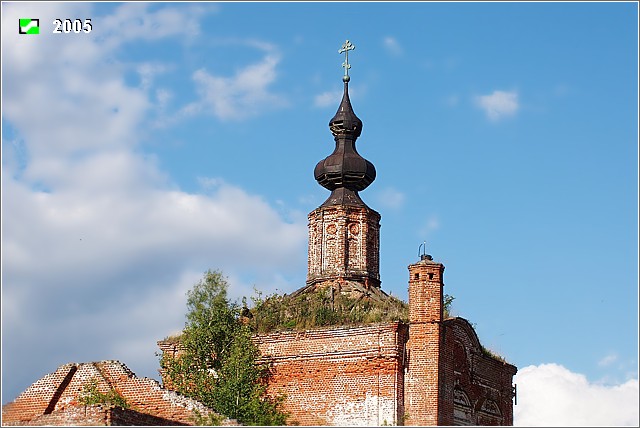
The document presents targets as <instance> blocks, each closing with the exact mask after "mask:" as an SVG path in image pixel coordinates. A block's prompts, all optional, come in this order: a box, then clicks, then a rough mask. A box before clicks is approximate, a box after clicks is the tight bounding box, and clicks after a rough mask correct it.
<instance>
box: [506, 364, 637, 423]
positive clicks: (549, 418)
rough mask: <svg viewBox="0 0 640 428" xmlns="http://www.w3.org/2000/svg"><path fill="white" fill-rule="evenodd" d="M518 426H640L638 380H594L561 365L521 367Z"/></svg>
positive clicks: (517, 407) (517, 414)
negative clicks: (607, 383)
mask: <svg viewBox="0 0 640 428" xmlns="http://www.w3.org/2000/svg"><path fill="white" fill-rule="evenodd" d="M514 383H516V384H517V387H518V404H517V405H516V406H514V425H517V426H638V379H631V380H628V381H626V382H624V383H621V384H618V385H599V384H594V383H590V382H589V381H588V380H587V379H586V377H585V376H584V375H581V374H577V373H573V372H571V371H569V370H567V369H566V368H565V367H563V366H561V365H558V364H541V365H539V366H528V367H524V368H522V369H520V370H519V371H518V373H517V374H516V376H515V377H514Z"/></svg>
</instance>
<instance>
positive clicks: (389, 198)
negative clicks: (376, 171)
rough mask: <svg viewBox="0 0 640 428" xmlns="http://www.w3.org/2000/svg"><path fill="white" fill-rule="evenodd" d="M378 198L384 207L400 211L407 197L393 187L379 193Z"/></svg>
mask: <svg viewBox="0 0 640 428" xmlns="http://www.w3.org/2000/svg"><path fill="white" fill-rule="evenodd" d="M376 198H377V200H378V204H379V205H380V206H382V207H385V208H390V209H400V208H402V206H403V205H404V202H405V200H406V195H405V194H404V193H403V192H401V191H400V190H398V189H395V188H393V187H385V188H383V189H381V190H379V191H378V192H377V194H376Z"/></svg>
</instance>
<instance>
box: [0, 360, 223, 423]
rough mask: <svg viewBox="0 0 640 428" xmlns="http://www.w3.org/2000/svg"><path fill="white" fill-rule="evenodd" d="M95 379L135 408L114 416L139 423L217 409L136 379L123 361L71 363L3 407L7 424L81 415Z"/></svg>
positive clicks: (91, 418) (185, 418)
mask: <svg viewBox="0 0 640 428" xmlns="http://www.w3.org/2000/svg"><path fill="white" fill-rule="evenodd" d="M90 382H96V386H97V389H98V391H99V392H101V393H107V392H108V391H109V390H111V389H113V390H115V391H116V392H117V393H118V394H120V395H121V396H122V397H123V398H124V399H125V400H126V402H127V404H128V405H129V406H130V410H128V411H124V410H123V411H118V410H111V411H110V413H109V415H110V416H109V418H111V417H112V416H113V415H114V414H115V417H116V418H121V419H122V418H124V419H125V420H129V421H138V422H140V423H136V425H137V424H142V423H141V421H143V420H147V421H148V422H149V423H150V424H152V425H164V424H172V425H183V424H186V425H191V424H193V422H194V420H193V416H194V411H198V412H199V413H200V414H202V415H206V414H208V413H209V412H211V410H210V409H208V408H207V407H205V406H204V405H203V404H202V403H199V402H197V401H195V400H192V399H189V398H187V397H184V396H181V395H179V394H177V393H176V392H174V391H170V390H167V389H164V388H162V387H161V386H160V384H159V383H158V382H157V381H155V380H153V379H149V378H138V377H136V376H135V374H134V373H133V372H131V371H130V370H129V369H128V368H127V367H126V366H125V365H124V364H122V363H120V362H118V361H101V362H93V363H80V364H77V363H69V364H65V365H63V366H60V367H59V368H58V369H57V370H56V371H55V372H53V373H50V374H48V375H46V376H44V377H43V378H41V379H40V380H38V381H36V382H35V383H34V384H33V385H31V386H30V387H29V388H27V389H26V390H25V391H24V392H23V393H22V394H20V395H19V396H18V397H17V398H16V399H15V400H14V401H13V402H11V403H9V404H7V405H5V406H3V408H2V423H3V425H9V424H13V425H19V424H25V425H30V424H35V423H36V422H38V421H40V422H41V423H42V424H45V425H49V424H51V425H54V424H53V423H50V422H53V421H56V420H58V421H62V420H63V419H64V418H69V421H74V420H76V419H78V418H81V417H82V415H81V413H82V412H84V409H85V406H84V405H82V402H81V398H82V394H83V391H84V390H85V387H86V386H87V385H88V384H90ZM87 408H88V407H87ZM114 412H115V413H114ZM144 415H146V416H144ZM96 418H97V419H96ZM100 418H102V419H104V420H105V421H107V419H105V418H107V416H104V417H103V416H100V415H96V411H94V410H91V411H90V412H89V413H87V419H86V421H85V423H83V424H86V425H95V424H97V422H96V421H98V420H102V419H100ZM108 420H109V421H110V420H111V419H108ZM116 420H118V419H116ZM47 421H50V422H47ZM162 421H166V423H161V422H162ZM105 424H107V423H106V422H105Z"/></svg>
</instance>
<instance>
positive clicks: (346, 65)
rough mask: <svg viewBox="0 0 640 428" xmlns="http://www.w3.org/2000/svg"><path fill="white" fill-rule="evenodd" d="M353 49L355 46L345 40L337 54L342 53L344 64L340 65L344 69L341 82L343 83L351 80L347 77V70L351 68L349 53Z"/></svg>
mask: <svg viewBox="0 0 640 428" xmlns="http://www.w3.org/2000/svg"><path fill="white" fill-rule="evenodd" d="M355 48H356V47H355V45H354V44H353V43H351V42H350V41H349V40H347V41H346V42H344V44H343V45H342V49H340V50H339V51H338V53H339V54H341V53H344V62H343V63H342V66H343V67H344V76H343V77H342V80H343V81H344V82H348V81H349V80H351V78H350V77H349V69H350V68H351V64H349V51H352V50H354V49H355Z"/></svg>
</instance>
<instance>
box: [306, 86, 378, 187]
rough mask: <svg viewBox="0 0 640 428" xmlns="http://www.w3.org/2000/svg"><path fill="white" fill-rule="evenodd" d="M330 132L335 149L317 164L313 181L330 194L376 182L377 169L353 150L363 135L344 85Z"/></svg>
mask: <svg viewBox="0 0 640 428" xmlns="http://www.w3.org/2000/svg"><path fill="white" fill-rule="evenodd" d="M329 129H331V133H332V134H333V137H334V139H335V141H336V148H335V150H334V151H333V153H332V154H331V155H330V156H328V157H327V158H325V159H323V160H321V161H320V162H318V164H317V165H316V168H315V170H314V176H315V179H316V180H317V181H318V183H319V184H320V185H321V186H322V187H324V188H326V189H328V190H331V191H334V190H336V189H340V188H345V189H348V190H351V191H355V192H358V191H361V190H364V189H366V188H367V187H368V186H369V185H370V184H371V183H372V182H373V180H375V178H376V169H375V167H374V166H373V164H372V163H371V162H369V161H368V160H366V159H365V158H363V157H362V156H360V154H358V152H357V150H356V146H355V142H356V139H357V138H358V137H359V136H360V133H361V132H362V121H361V120H360V119H358V116H356V115H355V113H354V112H353V108H352V107H351V101H350V100H349V86H348V83H347V82H345V84H344V95H343V96H342V102H341V103H340V107H339V108H338V111H337V112H336V114H335V116H334V117H333V119H331V121H330V122H329ZM358 199H359V198H358Z"/></svg>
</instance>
